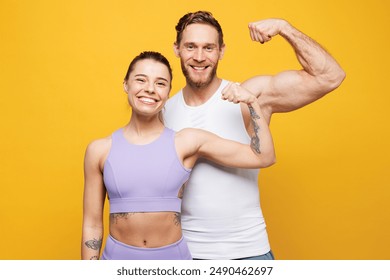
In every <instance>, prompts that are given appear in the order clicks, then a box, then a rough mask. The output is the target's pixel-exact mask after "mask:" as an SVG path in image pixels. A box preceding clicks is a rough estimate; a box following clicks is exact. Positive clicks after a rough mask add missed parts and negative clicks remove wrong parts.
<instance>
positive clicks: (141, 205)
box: [109, 197, 181, 213]
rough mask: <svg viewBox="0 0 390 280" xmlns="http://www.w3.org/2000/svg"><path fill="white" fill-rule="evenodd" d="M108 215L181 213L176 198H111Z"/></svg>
mask: <svg viewBox="0 0 390 280" xmlns="http://www.w3.org/2000/svg"><path fill="white" fill-rule="evenodd" d="M109 202H110V213H125V212H164V211H167V212H178V213H180V212H181V199H180V198H178V197H134V198H111V199H110V201H109Z"/></svg>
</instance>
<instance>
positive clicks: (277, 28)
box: [248, 19, 288, 44]
mask: <svg viewBox="0 0 390 280" xmlns="http://www.w3.org/2000/svg"><path fill="white" fill-rule="evenodd" d="M285 25H288V22H287V21H285V20H283V19H265V20H260V21H256V22H251V23H249V26H248V27H249V32H250V35H251V38H252V40H253V41H257V42H260V43H261V44H264V43H265V42H268V41H270V40H271V39H272V37H274V36H276V35H278V34H280V33H281V31H282V29H283V27H284V26H285Z"/></svg>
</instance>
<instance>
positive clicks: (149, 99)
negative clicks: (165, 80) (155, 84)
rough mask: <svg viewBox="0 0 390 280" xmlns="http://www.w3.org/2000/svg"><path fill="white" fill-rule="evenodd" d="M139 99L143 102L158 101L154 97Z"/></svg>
mask: <svg viewBox="0 0 390 280" xmlns="http://www.w3.org/2000/svg"><path fill="white" fill-rule="evenodd" d="M139 100H141V101H142V102H145V103H156V100H154V99H152V98H148V97H141V98H140V99H139Z"/></svg>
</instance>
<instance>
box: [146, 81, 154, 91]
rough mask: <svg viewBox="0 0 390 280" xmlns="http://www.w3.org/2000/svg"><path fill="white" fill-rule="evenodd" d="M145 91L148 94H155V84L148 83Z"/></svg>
mask: <svg viewBox="0 0 390 280" xmlns="http://www.w3.org/2000/svg"><path fill="white" fill-rule="evenodd" d="M144 90H145V91H146V92H147V93H153V92H154V84H153V83H146V84H145V88H144Z"/></svg>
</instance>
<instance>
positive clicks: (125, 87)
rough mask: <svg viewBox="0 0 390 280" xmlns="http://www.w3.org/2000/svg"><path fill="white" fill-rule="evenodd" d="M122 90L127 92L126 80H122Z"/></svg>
mask: <svg viewBox="0 0 390 280" xmlns="http://www.w3.org/2000/svg"><path fill="white" fill-rule="evenodd" d="M123 90H124V91H125V92H126V93H128V90H129V87H128V85H127V83H126V81H124V82H123Z"/></svg>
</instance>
